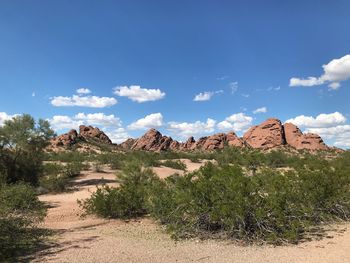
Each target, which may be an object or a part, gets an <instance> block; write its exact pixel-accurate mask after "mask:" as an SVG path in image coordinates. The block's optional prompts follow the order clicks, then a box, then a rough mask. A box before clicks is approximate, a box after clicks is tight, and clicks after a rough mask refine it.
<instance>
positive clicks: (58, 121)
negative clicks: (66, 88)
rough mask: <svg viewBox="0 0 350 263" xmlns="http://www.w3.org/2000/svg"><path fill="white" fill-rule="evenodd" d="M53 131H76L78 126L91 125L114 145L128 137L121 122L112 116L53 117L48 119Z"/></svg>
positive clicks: (102, 114)
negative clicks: (105, 135) (99, 130)
mask: <svg viewBox="0 0 350 263" xmlns="http://www.w3.org/2000/svg"><path fill="white" fill-rule="evenodd" d="M48 121H49V122H50V124H51V127H52V128H53V129H54V130H55V131H63V130H68V129H78V128H79V126H80V125H92V126H96V127H98V128H99V129H101V130H103V131H104V132H105V133H106V134H107V136H108V137H109V138H110V139H111V140H112V142H114V143H120V142H123V141H125V140H126V139H127V138H129V137H130V136H129V135H128V133H127V132H126V131H125V129H124V128H123V127H122V122H121V120H120V119H119V118H118V117H116V116H115V115H114V114H111V115H105V114H104V113H89V114H85V113H78V114H76V115H74V116H66V115H55V116H53V117H52V118H51V119H48Z"/></svg>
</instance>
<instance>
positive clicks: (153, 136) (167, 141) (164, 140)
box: [131, 129, 173, 152]
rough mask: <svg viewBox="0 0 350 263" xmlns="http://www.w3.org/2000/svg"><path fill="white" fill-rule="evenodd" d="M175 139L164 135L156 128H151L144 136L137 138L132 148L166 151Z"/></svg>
mask: <svg viewBox="0 0 350 263" xmlns="http://www.w3.org/2000/svg"><path fill="white" fill-rule="evenodd" d="M172 142H173V139H172V138H171V137H167V136H163V135H162V134H161V133H160V132H159V131H157V130H156V129H150V130H149V131H148V132H146V133H145V134H144V135H143V136H142V137H140V138H139V139H137V140H136V142H135V143H134V144H133V145H132V146H131V149H132V150H145V151H154V152H159V151H165V150H168V149H169V148H170V145H171V144H172Z"/></svg>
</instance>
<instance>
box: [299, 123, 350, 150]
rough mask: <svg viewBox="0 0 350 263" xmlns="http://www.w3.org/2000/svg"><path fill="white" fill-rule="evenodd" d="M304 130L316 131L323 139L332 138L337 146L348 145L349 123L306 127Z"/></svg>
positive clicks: (349, 141) (349, 138) (349, 139)
mask: <svg viewBox="0 0 350 263" xmlns="http://www.w3.org/2000/svg"><path fill="white" fill-rule="evenodd" d="M305 132H311V133H316V134H318V135H320V136H321V137H322V138H324V139H329V140H331V139H334V145H335V146H338V147H350V125H348V124H346V125H338V126H334V127H326V128H308V129H307V130H305Z"/></svg>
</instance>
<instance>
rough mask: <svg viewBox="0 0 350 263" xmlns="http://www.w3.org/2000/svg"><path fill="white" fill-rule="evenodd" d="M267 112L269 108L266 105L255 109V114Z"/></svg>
mask: <svg viewBox="0 0 350 263" xmlns="http://www.w3.org/2000/svg"><path fill="white" fill-rule="evenodd" d="M266 112H267V108H266V107H261V108H257V109H256V110H254V111H253V113H254V114H258V113H266Z"/></svg>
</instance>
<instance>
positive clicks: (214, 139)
mask: <svg viewBox="0 0 350 263" xmlns="http://www.w3.org/2000/svg"><path fill="white" fill-rule="evenodd" d="M91 138H92V139H94V140H96V141H98V142H101V143H103V144H110V145H112V141H111V140H110V139H109V138H108V136H107V135H106V134H105V133H104V132H103V131H101V130H99V129H98V128H95V127H92V126H84V125H81V126H80V127H79V133H78V132H77V131H76V130H71V131H69V132H68V133H65V134H62V135H60V136H57V137H55V138H54V139H52V141H51V145H52V147H69V146H72V145H74V144H77V143H79V142H81V141H83V142H84V141H88V140H89V139H91ZM225 146H235V147H249V148H253V149H263V150H267V149H273V148H276V147H291V148H293V149H296V150H303V149H305V150H310V151H318V150H328V149H331V148H330V147H328V146H327V145H326V144H325V143H324V142H323V140H322V138H321V137H320V136H319V135H317V134H312V133H307V134H303V133H302V132H301V130H300V129H299V128H298V127H297V126H295V125H294V124H292V123H285V124H282V122H281V121H280V120H278V119H275V118H270V119H267V120H266V121H264V122H262V123H261V124H259V125H256V126H253V127H251V128H250V129H249V130H248V131H247V132H246V133H245V134H244V135H243V137H242V138H240V137H238V136H237V135H236V134H235V133H234V132H233V131H232V132H229V133H217V134H213V135H210V136H205V137H201V138H199V139H198V140H197V141H196V140H195V139H194V137H190V138H188V139H187V141H185V142H178V141H176V140H173V139H172V138H171V137H168V136H165V135H162V134H161V133H160V132H159V131H157V130H156V129H150V130H149V131H147V132H146V133H145V134H144V135H143V136H141V137H140V138H138V139H132V138H129V139H128V140H126V141H125V142H123V143H121V144H119V145H117V148H118V149H120V150H143V151H152V152H160V151H168V150H171V151H195V150H204V151H211V150H216V149H222V148H224V147H225Z"/></svg>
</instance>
